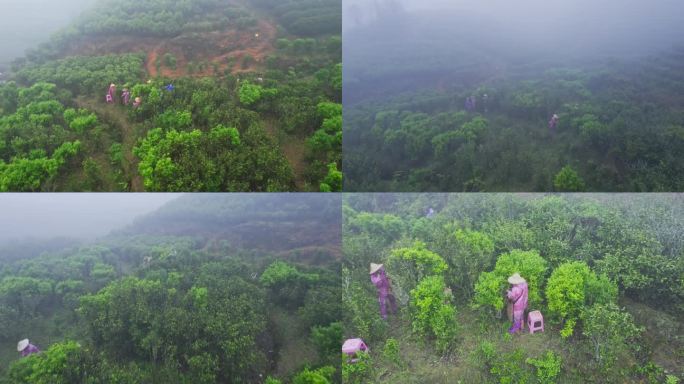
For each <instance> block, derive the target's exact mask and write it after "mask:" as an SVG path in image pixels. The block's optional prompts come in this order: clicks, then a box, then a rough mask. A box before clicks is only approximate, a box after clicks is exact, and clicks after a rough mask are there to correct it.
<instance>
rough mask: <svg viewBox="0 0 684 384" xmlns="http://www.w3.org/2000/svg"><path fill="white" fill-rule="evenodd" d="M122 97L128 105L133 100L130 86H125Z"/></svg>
mask: <svg viewBox="0 0 684 384" xmlns="http://www.w3.org/2000/svg"><path fill="white" fill-rule="evenodd" d="M121 99H122V100H123V103H124V105H128V104H129V103H130V102H131V92H130V91H129V90H128V88H124V90H123V92H121Z"/></svg>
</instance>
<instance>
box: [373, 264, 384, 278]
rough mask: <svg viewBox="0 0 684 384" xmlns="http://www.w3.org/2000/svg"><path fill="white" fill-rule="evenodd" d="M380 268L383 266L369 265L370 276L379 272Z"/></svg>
mask: <svg viewBox="0 0 684 384" xmlns="http://www.w3.org/2000/svg"><path fill="white" fill-rule="evenodd" d="M382 266H383V265H382V264H375V263H371V265H370V274H371V275H372V274H374V273H375V272H377V271H379V270H380V268H382Z"/></svg>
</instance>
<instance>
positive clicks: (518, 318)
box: [506, 273, 527, 334]
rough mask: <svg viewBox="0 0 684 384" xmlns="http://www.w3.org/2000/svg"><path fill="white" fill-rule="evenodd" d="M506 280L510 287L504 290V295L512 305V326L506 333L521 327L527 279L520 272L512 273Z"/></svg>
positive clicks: (525, 307)
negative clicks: (506, 290)
mask: <svg viewBox="0 0 684 384" xmlns="http://www.w3.org/2000/svg"><path fill="white" fill-rule="evenodd" d="M508 282H509V283H510V284H511V285H512V287H511V289H509V290H508V292H506V297H507V298H508V302H509V303H510V304H512V306H513V326H512V327H511V328H510V329H509V330H508V333H510V334H513V333H516V332H518V331H521V330H522V329H523V322H524V317H525V310H526V309H527V281H525V279H523V278H522V277H521V276H520V274H518V273H514V274H513V276H511V277H509V278H508Z"/></svg>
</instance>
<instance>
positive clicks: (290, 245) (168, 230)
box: [121, 193, 342, 261]
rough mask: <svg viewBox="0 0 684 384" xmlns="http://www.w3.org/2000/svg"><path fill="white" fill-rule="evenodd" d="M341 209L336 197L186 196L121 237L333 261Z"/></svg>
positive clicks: (336, 253)
mask: <svg viewBox="0 0 684 384" xmlns="http://www.w3.org/2000/svg"><path fill="white" fill-rule="evenodd" d="M341 204H342V203H341V197H340V196H339V195H337V194H308V193H296V194H187V195H183V196H182V197H180V198H178V199H176V200H173V201H172V202H170V203H168V204H166V205H165V206H163V207H162V208H160V209H159V210H157V211H156V212H154V213H151V214H149V215H146V216H144V217H142V218H140V219H138V220H136V222H135V223H134V224H133V225H131V226H129V227H127V228H125V229H123V230H122V231H121V234H127V235H139V234H145V235H172V236H198V237H203V238H206V239H210V240H213V241H219V240H224V241H228V242H229V243H230V244H231V245H233V246H236V247H239V248H244V249H259V250H263V251H270V252H275V253H285V254H289V253H292V254H297V255H298V257H299V258H300V259H308V258H310V257H316V255H317V254H318V253H320V252H325V253H328V254H332V255H334V256H335V259H339V258H340V255H341V254H340V247H341V217H342V212H341ZM300 261H301V260H300ZM330 261H333V260H330Z"/></svg>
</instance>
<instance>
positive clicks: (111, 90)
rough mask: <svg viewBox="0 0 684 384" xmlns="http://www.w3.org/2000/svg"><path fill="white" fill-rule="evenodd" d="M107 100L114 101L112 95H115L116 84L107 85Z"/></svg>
mask: <svg viewBox="0 0 684 384" xmlns="http://www.w3.org/2000/svg"><path fill="white" fill-rule="evenodd" d="M107 96H108V97H107V101H109V100H112V101H114V96H116V85H114V84H111V85H110V86H109V89H108V90H107Z"/></svg>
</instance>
